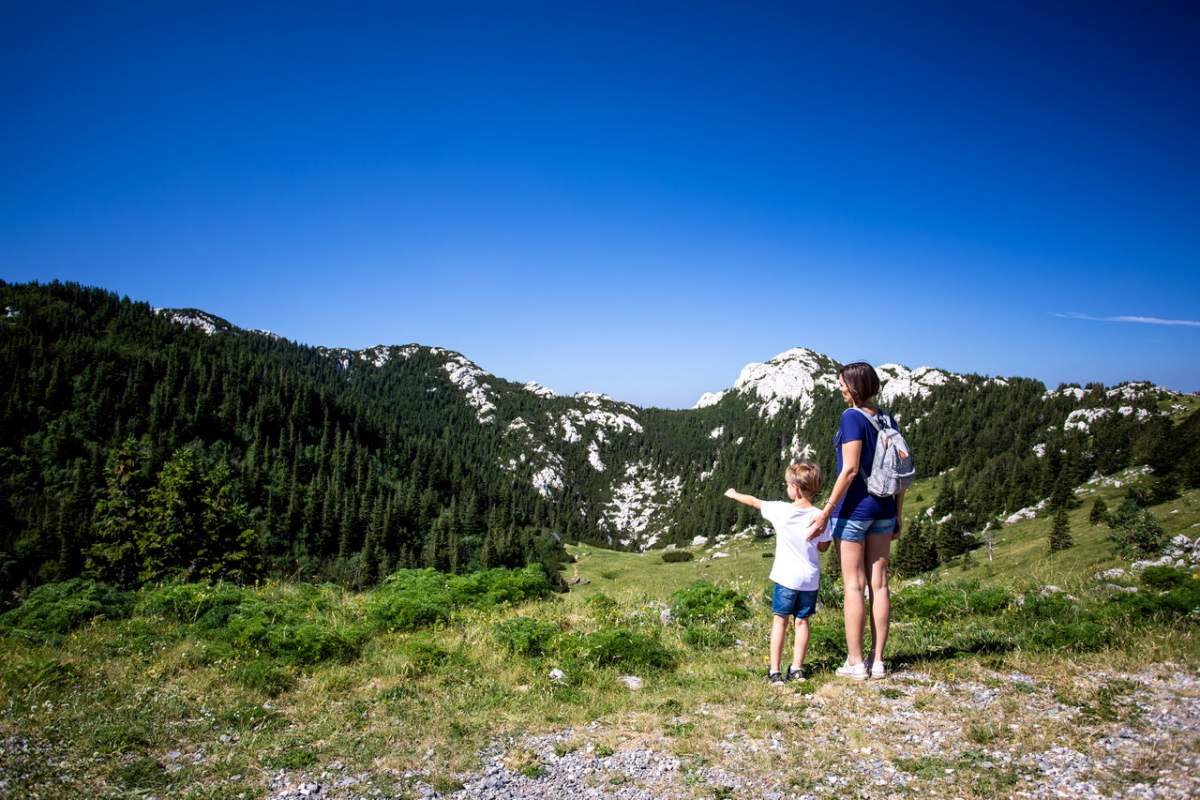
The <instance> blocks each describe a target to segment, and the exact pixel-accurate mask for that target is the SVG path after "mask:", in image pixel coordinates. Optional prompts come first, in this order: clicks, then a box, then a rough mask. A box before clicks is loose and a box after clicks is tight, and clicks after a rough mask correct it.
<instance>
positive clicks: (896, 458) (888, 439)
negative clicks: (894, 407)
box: [855, 407, 917, 497]
mask: <svg viewBox="0 0 1200 800" xmlns="http://www.w3.org/2000/svg"><path fill="white" fill-rule="evenodd" d="M855 410H856V411H858V413H860V414H862V415H863V416H864V417H866V418H867V421H868V422H870V423H871V427H872V428H874V429H875V433H876V436H877V438H876V439H875V459H874V460H873V461H872V462H871V473H870V474H869V475H867V476H866V483H867V491H868V492H870V493H871V494H873V495H875V496H876V497H893V496H895V495H897V494H899V493H900V492H903V491H904V490H905V489H907V488H908V487H909V486H911V485H912V482H913V481H914V480H915V479H916V477H917V468H916V466H915V465H914V464H913V457H912V451H911V450H909V449H908V443H907V442H905V441H904V437H903V436H902V435H901V434H900V431H898V430H896V427H895V423H894V422H892V418H891V417H889V416H888V415H887V414H884V413H883V412H882V411H880V412H878V413H877V414H876V415H875V416H871V415H870V414H868V413H867V412H865V411H863V410H862V409H861V408H857V407H856V408H855ZM885 422H886V423H887V425H886V427H885V425H884V423H885Z"/></svg>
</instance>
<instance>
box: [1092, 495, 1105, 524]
mask: <svg viewBox="0 0 1200 800" xmlns="http://www.w3.org/2000/svg"><path fill="white" fill-rule="evenodd" d="M1107 520H1108V504H1107V503H1105V502H1104V498H1103V497H1097V498H1096V499H1095V500H1093V501H1092V511H1091V513H1089V514H1088V522H1089V523H1090V524H1092V525H1099V524H1100V523H1101V522H1105V521H1107Z"/></svg>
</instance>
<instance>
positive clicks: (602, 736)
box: [0, 474, 1200, 798]
mask: <svg viewBox="0 0 1200 800" xmlns="http://www.w3.org/2000/svg"><path fill="white" fill-rule="evenodd" d="M1116 480H1121V481H1122V485H1121V486H1115V485H1099V486H1098V485H1093V486H1091V487H1081V488H1083V489H1084V491H1085V492H1088V493H1089V494H1088V496H1087V497H1086V498H1084V499H1085V503H1084V506H1083V507H1081V508H1080V509H1077V510H1076V511H1075V512H1072V532H1073V534H1074V536H1075V545H1074V547H1073V548H1071V549H1069V550H1067V551H1063V552H1060V553H1058V554H1056V555H1054V556H1053V557H1050V556H1049V555H1048V554H1047V552H1046V528H1047V520H1045V519H1042V518H1034V519H1026V520H1021V521H1018V522H1016V523H1014V524H1012V525H1010V526H1007V527H1005V528H1004V529H1003V533H1002V535H1001V536H1000V537H999V539H998V540H997V541H996V542H995V545H994V552H993V560H992V562H991V565H990V567H989V565H988V562H987V560H986V555H985V554H984V553H983V552H981V551H978V550H977V551H976V552H975V553H974V559H975V566H973V567H969V568H968V569H967V570H966V572H965V573H964V572H963V569H962V567H961V565H959V564H955V565H952V566H950V567H949V568H947V569H941V570H939V571H938V572H936V573H932V574H927V575H923V576H920V577H919V578H917V579H914V580H911V581H897V582H896V590H897V591H896V598H895V612H894V619H895V624H894V628H893V637H892V643H891V645H890V647H889V655H890V662H891V665H892V667H893V670H894V671H893V674H892V675H891V676H890V677H889V678H887V679H884V680H881V681H870V682H867V683H865V684H851V683H843V682H839V681H838V680H836V679H835V678H834V677H833V676H832V673H831V671H830V670H831V669H832V667H833V666H835V665H836V664H838V663H840V661H841V659H842V658H843V651H842V649H841V647H842V646H841V641H842V638H841V630H840V629H841V619H840V613H839V611H838V609H837V608H823V609H821V610H819V611H818V613H817V616H816V617H815V618H814V632H813V644H812V648H811V650H810V656H809V659H808V661H809V663H810V665H811V666H812V667H813V672H812V674H811V676H810V678H809V680H808V681H807V682H805V683H802V684H793V685H789V686H788V687H786V688H785V689H783V690H780V689H776V688H771V687H768V686H767V685H766V684H765V682H764V681H763V677H762V675H763V670H764V664H765V662H764V659H765V655H766V640H765V639H766V632H767V624H768V619H769V616H770V611H769V606H768V605H767V603H766V599H765V592H764V589H765V587H766V573H767V570H768V568H769V564H770V561H769V559H767V558H763V557H762V556H763V555H765V554H769V553H770V552H771V551H772V548H773V542H772V541H771V540H770V539H769V538H758V537H754V536H753V535H749V534H747V535H745V536H741V537H735V538H731V539H730V540H728V541H725V542H721V543H715V542H714V543H713V544H712V545H711V546H705V547H702V548H698V549H697V550H696V555H697V558H696V560H694V561H690V562H685V563H673V564H668V563H663V560H662V557H661V553H660V552H657V551H656V552H648V553H633V552H620V551H612V550H607V549H603V548H599V547H596V546H592V545H580V546H572V547H570V548H569V549H570V551H571V553H572V555H573V556H575V557H576V558H577V559H578V560H577V561H576V562H575V563H572V564H568V565H566V567H565V574H566V576H568V577H572V578H578V579H582V580H583V581H584V582H581V583H578V584H577V585H576V586H575V587H574V588H573V589H572V591H571V592H570V593H569V594H568V595H565V596H551V597H549V598H547V599H541V600H538V599H532V600H525V601H523V602H521V601H518V602H517V603H515V604H500V605H496V606H493V607H484V608H464V609H462V610H459V611H453V612H452V613H451V614H450V616H449V617H448V618H446V619H444V620H443V621H442V622H438V623H435V624H432V625H427V624H419V623H418V624H417V625H416V627H414V628H411V629H401V630H396V631H394V632H387V631H379V632H377V633H374V634H372V635H371V636H370V638H369V639H367V640H365V641H364V642H363V643H362V644H361V646H360V649H359V650H357V651H356V652H355V653H354V654H350V655H348V656H343V655H339V654H338V653H337V652H336V651H330V652H329V653H328V654H326V655H324V656H320V655H318V656H317V657H316V658H315V660H313V659H309V658H301V659H299V661H297V660H296V659H297V657H296V656H295V655H288V653H292V652H293V651H288V650H284V651H279V650H272V648H274V647H276V645H271V644H269V643H267V642H266V641H265V640H264V643H263V644H261V645H259V646H258V647H257V648H253V649H249V650H247V649H244V648H242V649H233V650H231V649H230V648H229V646H228V644H227V639H226V638H224V634H222V633H221V629H220V628H214V627H212V626H213V625H214V624H216V625H219V624H221V623H217V622H209V623H206V622H204V621H203V619H204V618H203V617H200V618H197V617H196V616H192V615H191V614H190V612H187V611H186V609H189V608H196V609H201V608H202V606H195V605H190V604H193V603H195V602H197V601H198V600H201V599H203V598H208V599H207V600H204V601H203V602H205V603H208V604H209V605H208V607H209V608H218V607H219V606H218V605H214V604H217V603H219V602H223V601H221V600H220V598H222V597H225V598H226V599H227V600H228V598H229V597H230V595H228V592H226V593H225V594H222V590H219V589H207V590H203V592H204V593H202V594H199V595H196V594H186V593H185V594H179V593H178V592H176V593H174V594H164V590H160V589H153V590H150V589H148V590H143V592H142V593H141V594H140V596H139V599H137V600H136V604H135V610H134V611H133V612H132V614H131V615H130V616H128V617H125V618H118V619H112V620H104V619H102V618H94V619H93V620H92V621H90V622H86V623H84V624H82V625H81V626H79V627H75V628H73V629H72V630H70V631H69V632H68V633H66V634H65V635H48V634H39V633H37V632H36V631H24V632H23V631H22V630H20V629H12V628H11V627H9V628H5V627H4V625H3V624H0V641H2V643H3V645H4V646H3V647H0V653H2V655H0V709H3V711H2V712H0V743H2V747H0V774H2V775H3V776H4V777H3V778H0V780H3V781H5V783H4V784H2V785H0V788H2V789H3V790H5V791H7V792H8V793H9V794H10V795H11V796H22V797H37V796H41V797H49V796H63V795H64V794H68V795H69V794H88V795H93V796H101V797H123V796H132V795H139V796H145V795H151V796H169V797H181V798H234V797H247V798H252V797H271V798H284V797H302V796H310V797H311V796H321V797H336V798H359V797H364V798H365V797H373V796H388V797H395V796H399V797H421V796H449V797H495V798H500V797H525V798H535V797H536V798H543V797H544V798H550V797H563V796H578V795H583V794H585V793H587V792H588V791H589V790H595V792H597V793H599V794H600V795H603V796H609V795H611V796H627V797H656V798H657V797H678V798H711V797H726V798H732V797H737V798H742V797H814V798H833V797H847V796H851V797H868V796H869V797H893V796H894V797H901V796H929V795H932V794H938V795H946V796H959V797H967V798H991V797H1002V796H1020V797H1054V796H1073V797H1098V798H1118V797H1121V798H1124V797H1143V796H1151V795H1152V796H1155V797H1164V798H1176V797H1178V798H1183V797H1190V796H1194V795H1195V793H1196V791H1197V790H1198V789H1200V785H1198V784H1197V783H1196V780H1197V775H1198V774H1200V772H1197V770H1196V766H1197V762H1196V759H1197V755H1196V754H1197V752H1200V749H1198V745H1200V672H1197V669H1196V664H1197V663H1200V661H1198V656H1200V640H1198V639H1197V635H1196V628H1195V624H1194V615H1195V613H1196V612H1194V611H1193V612H1192V614H1191V616H1186V615H1184V616H1180V615H1179V612H1178V611H1169V610H1167V609H1168V607H1167V606H1165V605H1163V603H1165V602H1166V601H1167V599H1168V598H1169V597H1171V596H1173V595H1170V594H1164V593H1161V592H1160V591H1159V590H1156V589H1155V588H1152V587H1150V586H1148V585H1147V584H1146V583H1145V580H1143V579H1139V578H1137V577H1135V573H1132V572H1129V562H1128V561H1124V560H1121V559H1119V558H1116V557H1115V556H1114V555H1113V554H1112V550H1111V547H1110V546H1109V545H1107V544H1106V537H1107V535H1108V533H1107V526H1103V525H1088V524H1085V523H1086V516H1087V512H1088V504H1089V502H1090V501H1091V500H1092V499H1094V496H1096V495H1093V494H1090V493H1091V492H1093V491H1095V492H1097V493H1098V496H1101V497H1104V498H1106V499H1107V500H1108V501H1109V503H1110V505H1112V506H1115V505H1116V504H1117V502H1118V500H1119V499H1120V497H1121V496H1122V495H1123V494H1124V493H1126V492H1127V491H1128V488H1129V486H1130V483H1128V482H1127V481H1130V480H1131V481H1132V485H1134V486H1135V487H1145V486H1147V485H1149V480H1148V478H1146V477H1145V476H1141V475H1136V474H1130V475H1125V476H1122V477H1120V478H1117V479H1116ZM1151 511H1152V513H1153V514H1154V516H1155V517H1156V518H1157V519H1158V520H1160V521H1161V523H1162V524H1163V526H1164V527H1165V528H1166V533H1167V535H1169V536H1178V535H1187V536H1188V537H1189V538H1190V539H1191V540H1194V541H1196V542H1197V543H1200V530H1198V528H1197V526H1198V525H1200V492H1197V491H1188V492H1185V493H1184V494H1183V495H1181V496H1180V497H1179V498H1177V499H1176V500H1174V501H1171V502H1168V503H1164V504H1160V505H1157V506H1153V507H1152V508H1151ZM1081 515H1082V516H1081ZM721 554H723V555H721ZM1185 563H1188V562H1187V561H1185ZM1190 563H1191V564H1192V566H1191V567H1190V569H1192V570H1194V569H1195V564H1196V563H1197V562H1196V561H1195V560H1190ZM1114 567H1119V568H1121V569H1124V570H1125V571H1126V572H1129V577H1128V578H1119V579H1115V584H1117V585H1126V586H1131V587H1136V588H1137V591H1136V592H1134V593H1127V592H1126V591H1124V590H1121V589H1115V588H1112V587H1111V586H1106V584H1112V583H1114V580H1113V579H1109V578H1100V577H1098V576H1097V573H1098V572H1100V571H1104V570H1108V569H1111V568H1114ZM1178 574H1179V575H1182V576H1184V580H1186V581H1189V582H1191V583H1192V584H1194V583H1195V577H1194V576H1195V573H1194V572H1191V573H1188V572H1182V573H1178ZM1161 577H1162V576H1160V578H1161ZM963 578H966V579H969V580H966V581H964V580H963ZM697 579H703V580H704V581H707V582H710V583H711V585H712V586H713V587H715V588H713V589H711V590H703V591H701V592H700V594H696V593H695V591H693V592H692V593H691V594H690V595H686V596H684V597H683V599H681V596H680V595H678V594H676V593H677V592H678V591H679V590H681V589H687V587H689V586H691V585H692V584H693V582H694V581H695V580H697ZM972 581H974V582H972ZM1051 582H1052V585H1053V586H1055V587H1057V589H1061V590H1062V591H1061V592H1059V591H1057V590H1056V589H1053V588H1050V586H1051ZM825 586H826V590H827V591H826V592H825V593H823V596H824V597H826V598H827V599H829V598H836V591H833V592H830V591H829V590H830V589H831V588H832V582H831V581H829V580H828V576H826V579H825ZM988 587H994V588H992V589H989V588H988ZM725 590H732V592H731V593H730V594H725V593H724V592H725ZM387 591H392V590H386V591H385V590H372V591H370V592H363V593H354V592H345V591H342V590H338V589H336V588H334V587H329V586H326V587H314V586H304V585H279V584H269V585H265V586H262V587H259V588H257V589H255V590H253V591H252V592H251V594H250V596H249V597H257V598H261V599H262V600H263V601H266V602H268V603H269V604H270V605H269V606H268V608H274V609H275V611H274V614H275V616H276V620H277V622H276V625H286V624H288V623H287V620H288V619H289V618H290V617H289V615H292V614H296V613H303V614H305V615H306V616H307V618H308V619H310V620H311V621H312V622H311V623H310V624H312V625H315V626H317V628H316V630H326V631H329V632H338V631H341V632H347V631H351V630H352V629H354V628H355V627H356V626H361V625H362V624H363V623H364V622H365V621H366V620H368V619H371V618H372V614H374V613H375V611H373V609H378V608H380V607H381V605H380V601H381V599H382V598H386V597H389V596H390V595H389V594H387ZM1190 591H1191V590H1190ZM381 592H382V593H381ZM239 597H241V596H239ZM1188 597H1190V598H1191V599H1190V600H1189V601H1188V602H1189V603H1190V604H1191V605H1190V606H1189V607H1191V608H1196V607H1197V606H1200V592H1196V591H1191V594H1189V595H1188ZM165 598H169V602H168V603H166V604H164V599H165ZM188 598H191V599H188ZM1130 598H1141V599H1142V600H1144V601H1145V603H1144V604H1143V605H1140V606H1136V605H1131V604H1130V602H1131V601H1130ZM237 602H239V603H242V604H243V607H245V603H247V602H249V600H248V599H247V598H246V597H242V599H240V600H237ZM697 602H702V603H707V604H709V605H707V606H705V605H699V606H698V605H696V603H697ZM713 603H715V605H712V604H713ZM389 607H390V606H389ZM702 607H707V608H711V609H715V611H710V612H708V613H709V614H713V613H715V614H716V616H711V615H710V616H700V617H694V616H688V615H689V614H695V613H697V611H698V609H700V608H702ZM739 607H744V608H745V609H746V611H745V612H738V611H737V609H738V608H739ZM239 613H247V612H235V614H234V616H233V617H232V618H231V619H230V622H229V623H226V624H232V623H233V621H235V620H236V619H237V618H238V614H239ZM180 614H183V616H179V615H180ZM25 619H33V618H31V617H25ZM43 619H45V618H43ZM397 619H398V618H397ZM721 620H725V621H724V622H722V621H721ZM3 622H4V623H5V624H11V621H9V620H3ZM30 624H36V623H30ZM242 630H243V632H244V631H245V629H244V628H243V629H242ZM330 635H332V633H330ZM273 652H274V653H275V655H272V653H273ZM557 670H561V675H560V674H559V673H558V672H556V671H557ZM634 678H636V679H637V680H636V681H635V680H633V679H634ZM626 684H630V685H636V686H637V688H630V686H627V685H626Z"/></svg>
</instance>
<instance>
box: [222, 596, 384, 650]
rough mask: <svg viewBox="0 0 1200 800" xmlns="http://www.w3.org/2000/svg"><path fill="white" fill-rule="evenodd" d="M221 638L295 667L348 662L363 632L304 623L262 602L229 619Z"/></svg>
mask: <svg viewBox="0 0 1200 800" xmlns="http://www.w3.org/2000/svg"><path fill="white" fill-rule="evenodd" d="M289 612H290V613H289ZM224 634H225V635H226V636H228V637H229V640H230V641H231V642H232V643H234V644H237V645H242V646H245V647H247V648H253V649H254V650H257V651H258V652H259V653H261V654H262V655H266V656H270V657H274V658H276V659H278V660H279V661H281V662H282V663H285V664H291V665H295V666H308V665H312V664H320V663H322V662H326V661H337V662H342V663H344V662H347V661H350V660H352V659H353V658H355V657H357V656H358V653H359V651H360V650H361V649H362V645H363V643H364V642H365V640H366V632H365V631H363V630H362V629H360V628H353V627H346V628H337V627H334V626H333V625H332V624H330V623H328V622H326V621H312V620H306V619H304V618H303V617H300V616H298V615H297V614H296V613H295V611H294V610H293V609H289V608H288V607H287V606H284V605H281V604H267V603H263V602H262V601H256V602H255V603H253V604H251V605H249V606H248V607H243V608H242V609H241V610H239V611H238V612H237V613H235V614H234V615H233V616H232V617H230V619H229V623H228V625H227V626H226V628H225V631H224Z"/></svg>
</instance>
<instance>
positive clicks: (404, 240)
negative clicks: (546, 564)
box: [0, 3, 1200, 407]
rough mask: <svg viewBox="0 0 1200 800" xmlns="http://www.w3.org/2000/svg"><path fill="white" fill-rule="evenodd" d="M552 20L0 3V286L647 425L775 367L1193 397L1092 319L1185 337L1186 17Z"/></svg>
mask: <svg viewBox="0 0 1200 800" xmlns="http://www.w3.org/2000/svg"><path fill="white" fill-rule="evenodd" d="M501 5H503V8H501ZM576 5H581V4H562V3H557V4H549V3H547V4H487V5H481V6H477V7H471V6H467V5H453V4H438V7H439V10H438V11H437V12H436V13H435V12H433V11H432V10H430V8H429V6H428V4H422V5H418V6H413V7H411V8H408V7H405V6H404V4H400V3H393V4H380V5H377V6H370V5H355V6H354V9H353V10H348V9H349V7H348V6H344V7H342V9H341V10H340V11H334V10H332V9H333V6H329V5H328V4H324V5H320V4H313V5H305V4H302V3H295V4H286V5H285V4H279V5H278V6H277V7H275V8H270V7H267V6H262V5H259V6H256V7H255V8H254V9H253V10H248V4H231V5H228V6H226V7H224V8H222V7H220V6H219V5H215V4H170V3H164V4H158V5H157V8H158V9H159V10H158V11H155V12H153V13H149V12H146V11H136V10H128V9H127V10H123V11H121V10H118V9H119V6H118V5H117V4H111V3H105V4H99V3H97V4H92V5H90V6H89V5H87V4H85V5H80V4H71V5H70V6H67V5H59V6H56V5H55V4H47V3H39V4H33V3H25V4H22V3H16V4H14V3H9V4H5V6H4V9H3V11H0V100H2V101H3V108H4V109H5V112H4V114H5V123H4V125H3V126H0V189H2V191H0V277H3V278H4V279H6V280H10V281H25V280H40V281H47V280H51V279H55V278H58V279H62V280H75V281H81V282H83V283H86V284H90V285H98V286H103V287H106V288H109V289H112V290H115V291H117V292H120V293H122V294H126V295H129V296H130V297H133V298H136V299H140V300H146V301H149V302H151V303H153V304H154V305H165V306H195V307H199V308H203V309H205V310H208V311H211V312H213V313H216V314H219V315H221V316H224V317H226V318H228V319H229V320H231V321H232V322H234V323H236V324H238V325H242V326H244V327H257V328H268V329H270V330H274V331H276V332H278V333H280V334H283V335H285V336H287V337H289V338H293V339H297V340H299V341H303V342H308V343H313V344H324V345H331V346H333V345H337V346H347V347H365V346H369V345H372V344H376V343H380V342H383V343H406V342H411V341H416V342H421V343H425V344H436V345H440V346H443V347H450V348H453V349H456V350H459V351H461V352H463V353H464V354H466V355H467V356H469V357H471V358H473V359H474V360H476V361H477V362H478V363H479V364H481V365H482V366H483V367H484V368H486V369H488V370H490V371H492V372H494V373H496V374H498V375H501V376H503V377H507V378H510V379H514V380H521V381H524V380H529V379H535V380H538V381H541V382H543V383H545V384H547V385H549V386H551V387H552V388H554V389H556V390H558V391H563V392H573V391H579V390H585V389H588V390H597V391H604V392H607V393H609V394H611V395H613V396H615V397H618V398H620V399H625V400H629V401H632V402H637V403H641V404H647V405H662V406H669V407H679V406H688V405H690V404H691V403H692V402H693V401H694V400H695V399H696V397H697V396H698V395H699V394H700V393H701V392H703V391H708V390H715V389H719V388H723V387H725V386H728V385H729V384H730V383H732V381H733V380H734V378H735V377H736V375H737V372H738V370H739V369H740V368H741V366H742V365H743V364H744V363H745V362H747V361H752V360H763V359H766V358H768V357H770V356H772V355H774V354H775V353H777V352H780V351H782V350H785V349H787V348H789V347H792V346H797V345H802V346H807V347H811V348H814V349H816V350H820V351H822V352H826V353H828V354H830V355H831V356H833V357H834V358H837V359H840V360H843V361H849V360H855V359H859V358H864V359H868V360H871V361H874V362H876V363H879V362H884V361H899V362H902V363H906V364H909V365H910V366H917V365H921V364H932V365H936V366H940V367H944V368H948V369H952V370H956V371H963V372H968V371H974V372H981V373H987V374H1007V375H1029V376H1033V377H1037V378H1040V379H1042V380H1044V381H1046V382H1047V383H1048V384H1051V385H1054V384H1057V383H1058V382H1060V381H1080V382H1082V381H1088V380H1103V381H1105V382H1108V383H1114V382H1117V381H1120V380H1129V379H1149V380H1154V381H1157V382H1159V383H1163V384H1166V385H1169V386H1171V387H1173V388H1178V389H1183V390H1189V391H1191V390H1197V389H1200V358H1198V357H1197V355H1196V353H1197V352H1200V325H1197V324H1160V323H1159V322H1147V321H1115V318H1122V317H1137V318H1152V319H1156V320H1160V321H1161V320H1167V321H1179V322H1185V323H1186V322H1192V323H1194V322H1196V321H1197V320H1200V288H1197V276H1198V275H1200V270H1198V269H1197V264H1198V263H1200V258H1198V257H1200V234H1198V233H1197V230H1200V225H1197V224H1196V221H1197V219H1200V148H1197V147H1196V146H1195V142H1196V141H1197V140H1198V139H1200V136H1198V134H1200V85H1198V84H1200V69H1198V67H1200V64H1198V63H1197V61H1198V60H1200V59H1198V56H1197V55H1196V52H1195V47H1194V42H1195V41H1196V40H1197V34H1200V15H1197V14H1196V13H1195V12H1191V13H1190V14H1189V13H1188V12H1185V11H1176V12H1171V11H1166V10H1162V9H1141V8H1139V9H1132V8H1131V9H1129V10H1125V11H1119V10H1113V9H1109V8H1107V7H1104V8H1101V9H1099V10H1098V9H1097V8H1096V6H1095V5H1094V4H1093V5H1089V6H1080V7H1079V8H1078V9H1069V8H1067V9H1063V10H1061V11H1057V12H1053V13H1048V12H1045V11H1044V10H1040V9H1037V10H1034V9H1036V7H1031V8H1030V9H1027V10H1024V11H1014V10H1011V9H1010V10H1004V11H1002V10H993V11H981V10H980V9H977V8H973V7H972V8H966V7H964V6H963V4H950V3H947V4H937V5H921V4H918V5H917V6H914V7H912V8H906V10H905V11H904V12H903V13H899V12H896V11H894V10H888V7H887V6H885V5H880V6H878V7H870V6H866V5H862V6H857V7H856V9H855V10H853V11H841V10H837V11H835V10H833V9H827V8H814V7H809V8H803V7H796V6H798V5H799V4H780V5H757V6H754V5H751V4H738V5H737V6H736V7H734V6H733V4H696V3H688V4H646V3H642V4H634V5H630V6H628V7H627V8H621V7H620V6H619V5H618V4H606V5H604V6H603V7H602V8H598V9H596V10H593V11H587V10H582V9H572V8H571V7H572V6H576ZM968 5H971V6H973V5H974V4H968ZM202 6H203V7H202ZM89 8H90V10H88V9H89ZM129 8H132V7H129ZM163 9H166V10H163ZM1110 318H1113V319H1111V320H1110Z"/></svg>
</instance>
